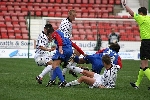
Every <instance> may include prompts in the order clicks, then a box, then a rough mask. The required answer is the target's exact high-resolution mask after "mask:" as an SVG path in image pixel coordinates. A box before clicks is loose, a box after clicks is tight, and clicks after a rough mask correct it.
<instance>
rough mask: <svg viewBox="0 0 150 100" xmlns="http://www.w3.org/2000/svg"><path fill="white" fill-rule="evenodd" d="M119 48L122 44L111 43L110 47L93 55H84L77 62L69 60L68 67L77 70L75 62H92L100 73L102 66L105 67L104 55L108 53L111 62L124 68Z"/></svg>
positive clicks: (93, 67)
mask: <svg viewBox="0 0 150 100" xmlns="http://www.w3.org/2000/svg"><path fill="white" fill-rule="evenodd" d="M119 50H120V46H119V44H118V43H114V44H111V45H110V46H109V48H105V49H103V50H99V51H97V52H96V53H95V54H93V55H84V56H85V57H83V58H80V59H79V60H76V62H74V61H73V60H72V62H69V64H68V65H67V68H68V69H70V70H72V71H73V72H76V66H74V65H75V64H74V63H78V64H84V63H86V64H88V63H90V64H92V71H93V72H95V73H98V74H100V72H101V70H102V68H103V67H104V65H103V63H102V56H103V55H105V54H108V55H109V56H110V57H111V62H112V63H113V64H116V65H119V66H120V67H121V68H122V60H121V57H120V56H119V55H118V52H119ZM76 59H77V58H76Z"/></svg>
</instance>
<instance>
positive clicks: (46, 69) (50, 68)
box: [39, 65, 52, 78]
mask: <svg viewBox="0 0 150 100" xmlns="http://www.w3.org/2000/svg"><path fill="white" fill-rule="evenodd" d="M51 70H52V65H48V66H47V67H45V68H44V70H43V71H42V73H41V74H40V75H39V76H40V77H41V78H43V77H44V75H46V74H47V73H48V72H50V71H51Z"/></svg>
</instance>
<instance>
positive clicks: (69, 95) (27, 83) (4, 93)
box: [0, 59, 150, 100]
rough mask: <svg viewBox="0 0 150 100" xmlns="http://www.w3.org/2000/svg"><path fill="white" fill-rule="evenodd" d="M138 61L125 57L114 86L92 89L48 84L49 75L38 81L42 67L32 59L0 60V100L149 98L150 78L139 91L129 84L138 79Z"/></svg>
mask: <svg viewBox="0 0 150 100" xmlns="http://www.w3.org/2000/svg"><path fill="white" fill-rule="evenodd" d="M139 64H140V61H134V60H123V68H122V69H121V70H120V71H119V73H118V79H117V82H116V88H115V89H97V88H94V89H89V88H88V86H87V85H86V84H84V83H83V84H81V85H78V86H74V87H67V88H58V86H57V85H56V86H52V87H45V85H46V84H47V82H48V80H49V79H48V78H49V76H48V75H46V76H45V77H44V79H43V84H41V85H39V84H37V82H36V80H35V76H37V75H38V74H39V73H40V72H41V71H42V70H43V67H38V66H37V65H36V64H35V62H34V60H33V59H0V100H149V99H150V94H149V93H150V91H148V90H147V87H148V86H150V81H149V80H148V79H147V78H146V77H144V78H143V81H142V83H141V85H140V88H139V89H138V90H135V89H134V88H132V87H131V86H130V84H129V83H130V82H134V81H136V79H137V74H138V70H139ZM149 65H150V64H149ZM88 66H90V65H88ZM74 79H75V78H74V77H73V76H71V75H69V74H68V75H67V77H66V80H67V81H71V80H74Z"/></svg>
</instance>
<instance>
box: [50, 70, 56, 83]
mask: <svg viewBox="0 0 150 100" xmlns="http://www.w3.org/2000/svg"><path fill="white" fill-rule="evenodd" d="M56 77H57V72H56V68H55V69H54V70H53V74H52V77H51V80H52V81H54V80H55V79H56Z"/></svg>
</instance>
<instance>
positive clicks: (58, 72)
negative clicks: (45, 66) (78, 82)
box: [54, 67, 65, 82]
mask: <svg viewBox="0 0 150 100" xmlns="http://www.w3.org/2000/svg"><path fill="white" fill-rule="evenodd" d="M54 70H55V71H56V74H57V76H58V78H59V80H60V81H61V82H64V81H65V79H64V77H63V74H62V71H61V69H60V67H56V68H55V69H54Z"/></svg>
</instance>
